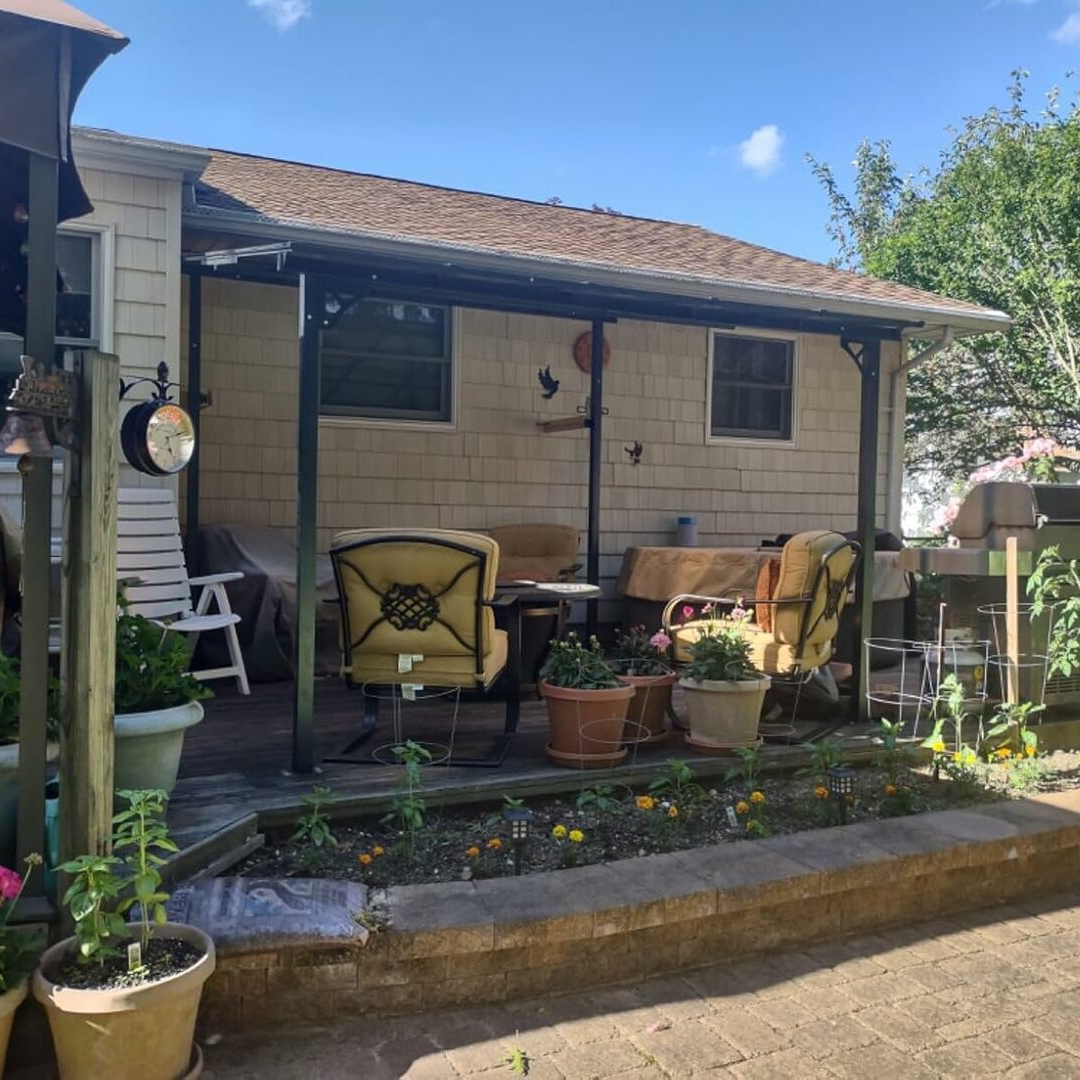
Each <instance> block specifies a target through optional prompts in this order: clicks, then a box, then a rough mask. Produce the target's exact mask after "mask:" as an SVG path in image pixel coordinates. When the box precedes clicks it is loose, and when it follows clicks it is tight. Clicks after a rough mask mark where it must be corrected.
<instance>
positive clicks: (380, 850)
mask: <svg viewBox="0 0 1080 1080" xmlns="http://www.w3.org/2000/svg"><path fill="white" fill-rule="evenodd" d="M371 854H372V855H374V856H375V858H376V859H377V858H378V857H379V856H380V855H385V854H386V848H384V847H383V846H382V845H381V844H376V845H375V846H374V847H373V848H372V849H371Z"/></svg>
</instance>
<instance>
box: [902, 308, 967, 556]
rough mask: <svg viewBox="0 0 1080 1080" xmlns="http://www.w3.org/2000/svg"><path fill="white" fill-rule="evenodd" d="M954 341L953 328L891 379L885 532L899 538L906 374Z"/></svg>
mask: <svg viewBox="0 0 1080 1080" xmlns="http://www.w3.org/2000/svg"><path fill="white" fill-rule="evenodd" d="M955 337H956V335H955V331H954V330H953V328H952V327H951V326H946V327H945V330H944V332H943V333H942V335H941V337H940V338H939V339H938V340H937V341H935V342H934V343H933V344H932V345H928V346H927V347H926V348H925V349H923V351H922V352H921V353H919V354H918V355H917V356H913V357H911V359H910V360H902V361H901V363H900V364H899V365H898V366H897V367H896V369H895V370H894V371H893V372H892V375H891V376H890V378H889V444H888V445H889V450H888V477H889V501H888V510H887V513H886V520H885V528H886V529H888V530H889V532H892V533H895V534H896V535H897V536H900V535H901V524H900V523H901V518H902V516H903V507H904V417H903V415H902V412H901V409H900V401H901V396H902V395H904V394H906V391H907V373H908V372H909V371H911V370H913V369H914V368H917V367H918V366H919V365H920V364H923V363H925V362H926V361H927V360H929V359H930V358H931V357H932V356H936V355H937V354H938V353H939V352H941V351H942V350H944V349H947V348H949V346H950V345H952V343H953V341H954V340H955ZM907 345H908V343H907V340H905V341H904V344H903V348H904V350H905V351H906V350H907Z"/></svg>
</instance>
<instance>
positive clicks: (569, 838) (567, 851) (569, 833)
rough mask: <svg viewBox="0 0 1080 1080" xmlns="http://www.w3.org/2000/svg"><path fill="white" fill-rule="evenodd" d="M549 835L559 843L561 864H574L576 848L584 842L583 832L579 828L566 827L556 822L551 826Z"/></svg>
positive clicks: (575, 861)
mask: <svg viewBox="0 0 1080 1080" xmlns="http://www.w3.org/2000/svg"><path fill="white" fill-rule="evenodd" d="M551 836H552V839H553V840H554V841H555V843H556V844H558V845H559V853H560V855H561V857H562V863H563V866H574V865H576V863H577V861H578V849H579V848H580V847H581V845H582V844H583V843H585V833H584V832H582V831H581V829H576V828H575V829H568V828H567V827H566V826H565V825H563V824H558V825H555V826H554V827H553V828H552V830H551Z"/></svg>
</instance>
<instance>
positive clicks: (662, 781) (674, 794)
mask: <svg viewBox="0 0 1080 1080" xmlns="http://www.w3.org/2000/svg"><path fill="white" fill-rule="evenodd" d="M649 793H650V794H651V795H652V796H654V797H655V798H657V799H662V800H665V801H667V802H669V803H671V804H672V805H674V806H676V807H678V809H679V811H680V812H682V811H685V812H687V813H689V812H690V811H692V810H693V808H694V806H695V805H696V804H697V803H698V802H700V801H701V799H702V798H703V797H704V795H705V792H704V790H703V789H702V787H701V785H700V784H699V783H698V782H697V781H696V780H695V779H694V770H693V769H691V768H690V766H689V765H688V764H687V763H686V762H685V761H682V760H680V759H679V758H668V759H667V761H666V762H665V763H664V772H663V773H662V774H661V775H660V776H658V777H657V778H656V779H655V780H653V781H652V783H650V784H649Z"/></svg>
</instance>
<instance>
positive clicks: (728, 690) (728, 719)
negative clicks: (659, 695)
mask: <svg viewBox="0 0 1080 1080" xmlns="http://www.w3.org/2000/svg"><path fill="white" fill-rule="evenodd" d="M771 683H772V680H771V679H770V678H769V677H768V676H767V675H762V676H761V678H759V679H739V680H736V681H731V682H729V681H726V680H712V679H704V680H702V681H701V682H696V681H695V680H694V679H680V680H679V685H680V686H681V687H682V688H683V691H684V693H685V695H686V710H687V713H688V714H689V718H690V734H689V735H688V736H687V745H689V746H692V747H702V748H705V749H713V750H734V749H735V748H736V747H740V746H755V745H756V744H757V741H758V723H759V722H760V720H761V707H762V704H763V702H764V700H765V692H766V691H767V690H768V689H769V686H770V685H771Z"/></svg>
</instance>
